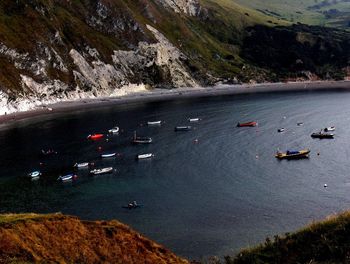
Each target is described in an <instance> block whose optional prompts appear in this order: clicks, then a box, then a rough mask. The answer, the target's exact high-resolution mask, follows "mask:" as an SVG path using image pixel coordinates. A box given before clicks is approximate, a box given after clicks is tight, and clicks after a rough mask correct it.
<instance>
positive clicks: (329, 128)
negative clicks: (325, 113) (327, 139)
mask: <svg viewBox="0 0 350 264" xmlns="http://www.w3.org/2000/svg"><path fill="white" fill-rule="evenodd" d="M323 130H324V132H329V131H334V130H335V127H334V126H331V127H326V128H325V129H323Z"/></svg>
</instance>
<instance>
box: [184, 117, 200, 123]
mask: <svg viewBox="0 0 350 264" xmlns="http://www.w3.org/2000/svg"><path fill="white" fill-rule="evenodd" d="M187 120H188V122H190V123H194V122H199V121H200V120H201V119H200V118H199V117H194V118H188V119H187Z"/></svg>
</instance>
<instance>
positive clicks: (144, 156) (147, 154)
mask: <svg viewBox="0 0 350 264" xmlns="http://www.w3.org/2000/svg"><path fill="white" fill-rule="evenodd" d="M153 157H154V154H153V153H146V154H140V155H137V159H139V160H141V159H150V158H153Z"/></svg>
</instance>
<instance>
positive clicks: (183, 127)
mask: <svg viewBox="0 0 350 264" xmlns="http://www.w3.org/2000/svg"><path fill="white" fill-rule="evenodd" d="M191 129H192V127H191V126H177V127H175V129H174V130H175V131H189V130H191Z"/></svg>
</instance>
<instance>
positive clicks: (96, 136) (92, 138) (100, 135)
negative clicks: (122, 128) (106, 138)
mask: <svg viewBox="0 0 350 264" xmlns="http://www.w3.org/2000/svg"><path fill="white" fill-rule="evenodd" d="M87 138H88V139H91V140H97V139H101V138H103V134H92V135H88V137H87Z"/></svg>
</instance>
